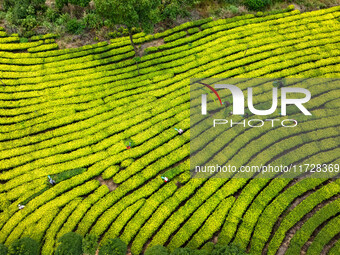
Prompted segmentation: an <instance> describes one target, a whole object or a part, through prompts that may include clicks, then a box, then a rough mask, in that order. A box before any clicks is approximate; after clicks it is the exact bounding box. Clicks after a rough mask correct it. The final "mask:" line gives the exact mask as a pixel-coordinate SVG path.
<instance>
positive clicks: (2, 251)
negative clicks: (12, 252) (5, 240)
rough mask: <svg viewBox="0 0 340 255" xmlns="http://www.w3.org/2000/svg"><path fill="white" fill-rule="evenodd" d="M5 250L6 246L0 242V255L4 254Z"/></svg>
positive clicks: (6, 250)
mask: <svg viewBox="0 0 340 255" xmlns="http://www.w3.org/2000/svg"><path fill="white" fill-rule="evenodd" d="M7 252H8V249H7V247H6V246H5V245H4V244H2V243H0V255H6V254H7Z"/></svg>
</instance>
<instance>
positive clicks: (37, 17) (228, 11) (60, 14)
mask: <svg viewBox="0 0 340 255" xmlns="http://www.w3.org/2000/svg"><path fill="white" fill-rule="evenodd" d="M90 2H91V1H90V0H55V1H49V2H48V5H47V3H46V0H3V1H0V10H1V11H0V20H1V22H2V24H1V25H2V26H5V27H6V28H7V30H9V31H10V32H11V33H18V34H19V35H20V36H21V37H26V38H29V37H31V36H33V35H36V34H46V33H55V34H58V35H60V36H63V35H65V34H67V33H69V34H76V35H84V36H88V38H90V39H89V40H95V41H96V40H100V39H101V40H102V39H110V38H116V37H120V36H131V35H132V34H134V33H138V32H140V31H142V30H143V31H144V32H146V33H149V32H151V31H153V29H154V28H155V27H156V30H157V31H158V32H161V31H162V30H164V29H168V28H170V27H172V26H174V25H176V24H178V22H186V21H190V20H195V19H201V18H206V17H208V16H210V17H214V18H226V17H231V16H235V15H242V14H246V13H249V12H251V13H255V12H257V11H269V12H271V11H272V12H275V11H278V10H280V9H283V8H286V7H287V6H288V5H289V4H291V2H287V1H283V0H218V1H210V0H149V1H141V0H124V1H123V0H108V1H106V0H95V1H94V3H93V4H90ZM294 3H297V4H298V5H300V7H301V9H302V10H313V9H320V8H325V7H329V6H332V5H334V1H333V0H297V1H294ZM193 32H194V31H193ZM83 43H84V44H86V41H84V42H83Z"/></svg>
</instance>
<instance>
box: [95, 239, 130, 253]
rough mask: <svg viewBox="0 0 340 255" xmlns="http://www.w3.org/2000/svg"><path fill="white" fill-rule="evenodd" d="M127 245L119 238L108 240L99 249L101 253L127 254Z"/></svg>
mask: <svg viewBox="0 0 340 255" xmlns="http://www.w3.org/2000/svg"><path fill="white" fill-rule="evenodd" d="M126 252H127V245H126V244H125V243H124V242H123V241H122V240H120V239H118V238H111V239H109V240H107V241H106V242H105V243H104V244H103V246H102V247H101V248H100V249H99V255H125V254H126Z"/></svg>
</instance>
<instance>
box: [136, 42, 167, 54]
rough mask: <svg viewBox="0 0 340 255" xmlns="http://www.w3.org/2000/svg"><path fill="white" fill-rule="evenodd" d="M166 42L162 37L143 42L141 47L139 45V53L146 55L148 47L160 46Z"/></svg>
mask: <svg viewBox="0 0 340 255" xmlns="http://www.w3.org/2000/svg"><path fill="white" fill-rule="evenodd" d="M162 44H164V40H163V39H162V38H161V39H158V40H153V41H151V42H146V43H142V44H141V45H140V46H139V47H138V50H137V51H138V52H137V55H139V56H140V57H142V56H144V50H145V49H146V48H149V47H158V46H160V45H162Z"/></svg>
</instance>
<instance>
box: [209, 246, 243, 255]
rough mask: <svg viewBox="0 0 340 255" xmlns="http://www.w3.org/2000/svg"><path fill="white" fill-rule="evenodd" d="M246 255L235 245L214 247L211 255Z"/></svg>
mask: <svg viewBox="0 0 340 255" xmlns="http://www.w3.org/2000/svg"><path fill="white" fill-rule="evenodd" d="M246 254H247V253H246V252H245V251H244V250H242V249H241V248H239V247H238V246H237V245H234V244H230V245H226V246H225V245H216V246H215V247H214V250H213V251H212V253H211V255H246Z"/></svg>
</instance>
